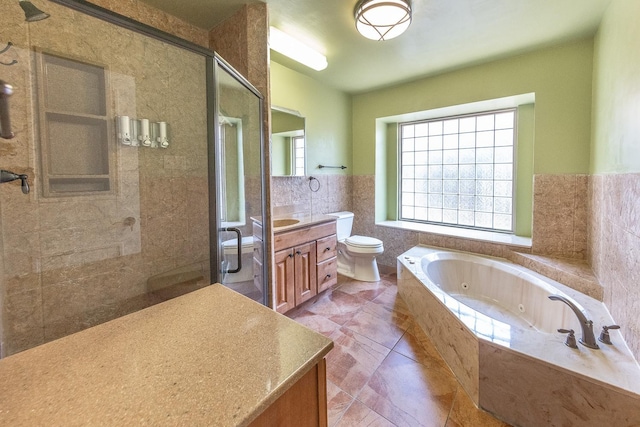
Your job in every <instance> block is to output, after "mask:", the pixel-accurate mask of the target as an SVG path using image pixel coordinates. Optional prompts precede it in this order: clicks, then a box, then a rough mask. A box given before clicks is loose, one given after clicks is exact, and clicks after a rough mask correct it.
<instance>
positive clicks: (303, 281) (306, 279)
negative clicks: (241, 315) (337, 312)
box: [274, 221, 337, 313]
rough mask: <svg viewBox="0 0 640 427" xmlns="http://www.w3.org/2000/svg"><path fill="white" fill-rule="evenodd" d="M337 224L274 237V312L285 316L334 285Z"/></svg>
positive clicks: (287, 232) (304, 228)
mask: <svg viewBox="0 0 640 427" xmlns="http://www.w3.org/2000/svg"><path fill="white" fill-rule="evenodd" d="M336 245H337V240H336V223H335V221H330V222H326V223H322V224H317V225H311V226H308V227H302V228H297V229H294V230H290V231H283V232H276V233H275V234H274V248H275V256H274V263H275V268H274V293H275V309H276V311H278V312H279V313H285V312H287V311H289V310H291V309H292V308H294V307H296V306H298V305H300V304H302V303H303V302H305V301H307V300H309V299H310V298H312V297H314V296H315V295H317V294H318V293H320V292H322V291H324V290H326V289H328V288H329V287H331V286H333V285H335V284H336V283H337V258H336V255H337V248H336Z"/></svg>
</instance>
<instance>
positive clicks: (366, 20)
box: [355, 0, 411, 40]
mask: <svg viewBox="0 0 640 427" xmlns="http://www.w3.org/2000/svg"><path fill="white" fill-rule="evenodd" d="M355 18H356V29H357V30H358V32H359V33H360V34H362V35H363V36H365V37H366V38H368V39H371V40H390V39H392V38H394V37H398V36H399V35H400V34H402V33H404V32H405V30H406V29H407V28H409V25H410V24H411V0H360V1H359V2H358V3H357V4H356V8H355Z"/></svg>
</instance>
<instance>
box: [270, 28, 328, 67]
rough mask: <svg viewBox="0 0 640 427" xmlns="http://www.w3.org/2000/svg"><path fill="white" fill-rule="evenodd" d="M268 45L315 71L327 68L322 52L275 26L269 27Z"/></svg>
mask: <svg viewBox="0 0 640 427" xmlns="http://www.w3.org/2000/svg"><path fill="white" fill-rule="evenodd" d="M269 47H270V48H271V49H273V50H275V51H276V52H280V53H281V54H283V55H285V56H288V57H289V58H291V59H293V60H295V61H298V62H299V63H301V64H304V65H306V66H307V67H309V68H313V69H314V70H316V71H321V70H324V69H325V68H327V58H326V57H325V56H324V55H323V54H321V53H319V52H316V51H315V50H313V49H312V48H310V47H309V46H307V45H306V44H303V43H301V42H300V41H298V40H296V39H294V38H293V37H291V36H290V35H289V34H287V33H283V32H282V31H280V30H279V29H277V28H275V27H270V28H269Z"/></svg>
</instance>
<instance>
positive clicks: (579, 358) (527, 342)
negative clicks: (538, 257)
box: [397, 245, 640, 398]
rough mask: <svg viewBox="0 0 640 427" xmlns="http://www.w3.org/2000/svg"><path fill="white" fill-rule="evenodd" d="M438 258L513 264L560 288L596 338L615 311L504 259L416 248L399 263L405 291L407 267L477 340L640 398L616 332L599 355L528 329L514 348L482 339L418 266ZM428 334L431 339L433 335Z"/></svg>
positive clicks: (639, 370) (637, 376) (635, 372)
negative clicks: (447, 254) (446, 254)
mask: <svg viewBox="0 0 640 427" xmlns="http://www.w3.org/2000/svg"><path fill="white" fill-rule="evenodd" d="M433 252H451V253H458V254H465V255H470V256H474V257H479V258H486V259H489V260H493V261H497V262H500V263H504V264H507V265H509V266H510V267H513V268H515V269H516V270H519V271H525V272H527V273H529V274H531V275H532V276H534V277H537V278H539V279H541V280H544V281H547V282H549V283H550V284H551V286H553V287H554V288H557V289H558V290H559V291H561V292H562V293H563V294H565V295H567V296H569V297H570V298H571V299H572V300H574V301H576V302H577V303H579V304H580V305H581V307H582V308H583V310H586V311H587V312H588V313H589V314H590V316H591V319H592V320H594V333H597V334H599V328H600V327H601V326H602V325H605V324H606V325H608V324H614V323H613V319H612V317H611V315H610V314H609V311H608V310H607V309H606V306H605V305H604V304H603V303H602V302H600V301H598V300H596V299H594V298H592V297H589V296H587V295H585V294H582V293H580V292H579V291H576V290H574V289H572V288H569V287H568V286H565V285H563V284H561V283H559V282H556V281H555V280H552V279H550V278H548V277H545V276H543V275H541V274H539V273H536V272H534V271H532V270H529V269H528V268H526V267H523V266H521V265H518V264H515V263H513V262H511V261H509V260H507V259H504V258H499V257H493V256H488V255H482V254H475V253H471V252H465V251H458V250H454V249H448V248H439V247H434V246H426V245H417V246H414V247H413V248H411V249H410V250H408V251H406V252H405V253H403V254H401V255H399V256H398V257H397V265H398V283H399V285H400V282H401V280H400V278H401V271H400V267H401V266H402V267H403V268H404V269H405V270H406V271H407V272H408V273H409V274H411V275H412V276H413V277H414V278H416V279H417V281H418V282H419V283H421V284H422V287H424V288H425V289H426V290H427V291H428V292H429V293H430V294H431V296H433V298H434V299H435V300H436V301H437V302H438V304H439V305H440V306H441V308H443V309H444V310H447V312H449V313H450V314H451V315H452V317H453V318H454V319H455V321H456V322H457V323H458V324H459V325H461V326H462V327H464V328H465V329H466V330H467V331H468V332H469V333H470V334H471V335H473V336H474V337H475V338H476V340H479V339H482V340H483V342H485V343H487V344H489V345H492V346H497V347H499V348H503V349H507V350H510V351H514V352H517V353H518V354H520V355H522V356H524V357H528V358H532V359H535V360H537V361H540V362H542V363H545V364H547V365H548V366H552V367H554V368H555V369H559V370H562V371H564V372H569V373H571V374H573V375H578V376H579V377H581V378H583V379H585V380H587V381H593V382H597V383H598V384H599V385H601V386H604V387H608V388H612V389H614V390H616V391H622V392H624V393H626V394H630V395H632V396H633V397H636V398H640V365H639V364H638V361H636V360H635V358H634V357H633V355H632V354H631V351H630V350H629V348H628V346H627V344H626V342H625V341H624V339H623V337H622V335H621V334H620V332H619V331H615V332H616V336H615V337H614V336H613V335H612V341H613V342H614V345H613V346H609V345H606V344H602V343H600V342H599V345H600V349H599V350H593V349H589V348H586V347H584V346H582V345H580V344H579V345H578V349H577V350H574V349H571V348H569V347H567V346H565V345H564V339H565V336H564V335H563V334H560V333H558V334H549V333H545V332H538V331H527V330H523V329H518V330H517V331H518V332H517V333H516V335H515V336H514V339H513V340H512V341H511V342H510V345H509V346H505V345H502V344H500V343H499V342H498V343H496V342H492V341H491V340H488V339H486V338H485V337H483V336H481V335H480V336H479V335H478V334H476V333H475V331H473V330H471V329H470V328H469V327H468V326H467V325H466V324H465V323H464V322H463V321H462V320H461V319H460V318H459V317H458V316H456V314H455V313H453V312H452V311H451V310H450V309H449V308H448V307H447V306H446V305H445V304H444V303H443V301H442V299H441V298H440V297H439V296H438V294H439V293H440V294H444V291H443V290H441V289H440V288H439V287H437V286H436V285H435V284H433V283H432V282H431V281H430V280H429V279H428V277H427V276H426V275H425V274H424V272H422V265H421V262H418V260H419V259H420V258H422V256H423V255H426V254H429V253H433ZM399 287H400V286H399ZM399 291H400V289H399ZM447 295H448V294H447ZM452 298H453V297H452ZM471 310H473V309H471ZM474 311H475V310H474ZM413 315H414V316H418V315H419V314H417V313H413ZM424 332H426V333H427V335H429V333H428V331H424ZM613 332H614V331H610V334H611V333H613ZM538 334H542V335H544V336H545V337H546V339H545V340H544V341H543V343H542V345H539V346H537V345H535V344H532V342H535V341H532V338H536V337H535V335H538ZM576 334H577V335H578V337H579V334H580V332H579V331H578V332H576ZM447 363H448V364H449V361H447ZM609 367H620V368H624V370H622V369H617V370H615V372H613V375H611V374H612V370H611V369H609Z"/></svg>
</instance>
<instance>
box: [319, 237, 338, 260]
mask: <svg viewBox="0 0 640 427" xmlns="http://www.w3.org/2000/svg"><path fill="white" fill-rule="evenodd" d="M317 242H318V243H317V246H316V248H317V251H318V252H317V254H316V260H317V261H318V262H322V261H324V260H325V259H329V258H333V257H334V256H336V255H337V254H338V237H337V236H336V235H335V234H334V235H333V236H328V237H325V238H323V239H318V240H317Z"/></svg>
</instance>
